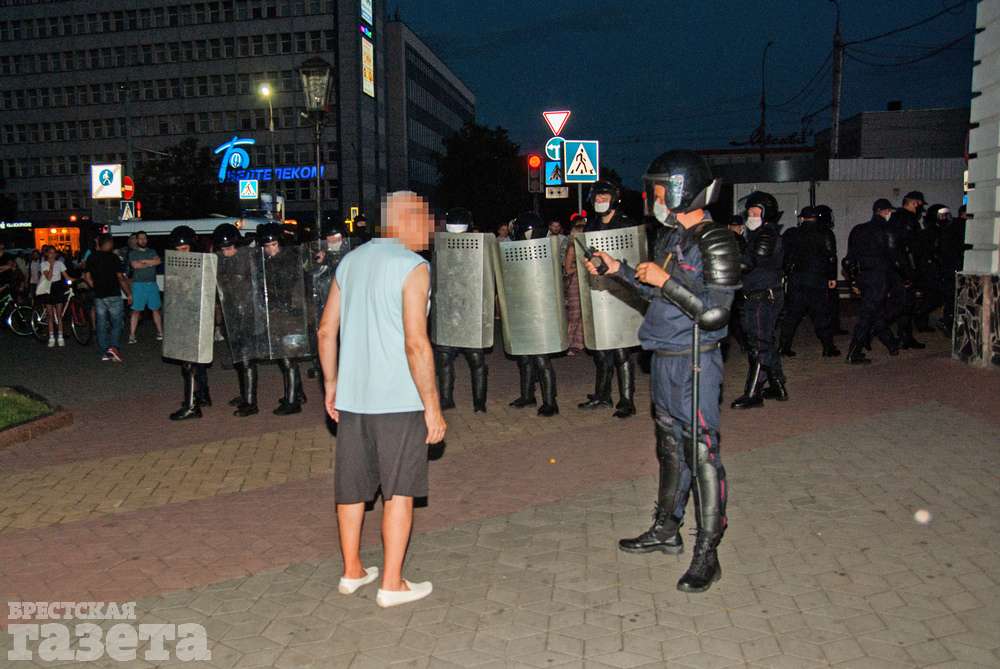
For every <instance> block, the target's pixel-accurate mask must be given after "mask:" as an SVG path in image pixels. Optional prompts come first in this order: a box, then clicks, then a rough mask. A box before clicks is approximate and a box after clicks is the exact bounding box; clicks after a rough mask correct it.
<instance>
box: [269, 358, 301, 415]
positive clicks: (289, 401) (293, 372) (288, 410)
mask: <svg viewBox="0 0 1000 669" xmlns="http://www.w3.org/2000/svg"><path fill="white" fill-rule="evenodd" d="M281 376H282V381H283V382H284V386H285V396H284V397H282V398H281V399H280V400H279V401H278V406H277V408H275V410H274V411H273V412H272V413H273V414H274V415H275V416H290V415H292V414H296V413H302V402H303V401H304V400H305V395H304V393H303V392H302V372H300V371H299V365H298V363H296V362H292V361H290V360H282V361H281Z"/></svg>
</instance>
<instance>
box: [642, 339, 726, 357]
mask: <svg viewBox="0 0 1000 669" xmlns="http://www.w3.org/2000/svg"><path fill="white" fill-rule="evenodd" d="M717 348H719V342H714V343H712V344H702V345H701V346H699V347H698V350H699V351H701V352H702V353H707V352H709V351H714V350H715V349H717ZM654 353H656V355H658V356H660V357H661V358H677V357H680V356H682V355H691V349H689V348H686V349H684V350H683V351H666V350H663V349H657V350H656V351H654Z"/></svg>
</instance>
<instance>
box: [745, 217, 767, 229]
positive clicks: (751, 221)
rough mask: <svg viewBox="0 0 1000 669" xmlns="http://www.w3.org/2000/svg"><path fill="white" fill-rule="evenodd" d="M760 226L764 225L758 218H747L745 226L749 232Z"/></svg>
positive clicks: (762, 220) (761, 219)
mask: <svg viewBox="0 0 1000 669" xmlns="http://www.w3.org/2000/svg"><path fill="white" fill-rule="evenodd" d="M762 225H764V219H763V218H761V217H760V216H750V217H748V218H747V222H746V226H747V229H749V230H756V229H757V228H759V227H760V226H762Z"/></svg>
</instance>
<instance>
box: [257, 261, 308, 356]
mask: <svg viewBox="0 0 1000 669" xmlns="http://www.w3.org/2000/svg"><path fill="white" fill-rule="evenodd" d="M308 251H309V249H308V247H299V246H279V247H278V249H277V252H276V253H275V254H274V255H269V254H268V253H267V252H266V251H265V250H264V249H262V248H261V249H255V253H254V262H253V266H252V271H251V273H250V279H251V283H252V284H253V295H254V311H255V315H254V318H255V320H256V322H257V335H258V338H257V342H256V348H257V357H258V358H260V359H262V360H280V359H283V358H291V359H295V358H308V357H311V356H312V355H313V339H314V337H312V336H310V326H309V305H308V304H307V302H308V301H307V300H306V289H305V275H306V273H308V272H309V269H310V265H311V261H310V258H311V256H310V255H309V252H308Z"/></svg>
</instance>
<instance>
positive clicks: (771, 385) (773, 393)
mask: <svg viewBox="0 0 1000 669" xmlns="http://www.w3.org/2000/svg"><path fill="white" fill-rule="evenodd" d="M763 369H764V372H765V375H766V376H767V388H765V389H764V390H763V391H762V392H761V394H760V396H761V397H764V398H766V399H769V400H777V401H779V402H787V401H788V390H787V389H786V388H785V380H784V379H782V378H781V377H780V376H778V375H777V374H775V373H774V370H772V369H770V368H769V367H764V368H763Z"/></svg>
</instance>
